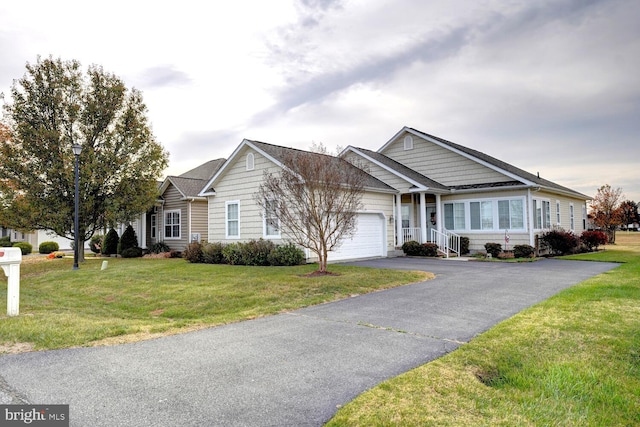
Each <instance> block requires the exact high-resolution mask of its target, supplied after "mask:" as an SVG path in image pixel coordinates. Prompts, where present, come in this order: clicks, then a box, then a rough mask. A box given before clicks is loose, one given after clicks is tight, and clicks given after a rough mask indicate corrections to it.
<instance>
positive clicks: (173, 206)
mask: <svg viewBox="0 0 640 427" xmlns="http://www.w3.org/2000/svg"><path fill="white" fill-rule="evenodd" d="M162 197H163V198H164V205H163V208H162V211H161V212H158V214H159V215H158V233H159V234H160V236H161V239H162V240H163V241H164V242H165V243H166V244H167V245H169V247H170V248H171V249H173V250H176V251H183V250H184V248H185V247H186V246H187V244H188V243H189V224H188V211H187V202H186V201H185V200H182V195H181V194H180V192H179V191H178V190H177V189H176V188H175V187H174V186H173V185H172V184H170V185H169V186H168V187H167V189H166V190H165V192H164V193H163V195H162ZM175 210H179V211H180V238H179V239H175V238H168V237H167V236H166V234H165V214H166V213H167V212H168V211H175Z"/></svg>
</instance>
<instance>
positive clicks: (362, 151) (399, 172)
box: [342, 146, 449, 193]
mask: <svg viewBox="0 0 640 427" xmlns="http://www.w3.org/2000/svg"><path fill="white" fill-rule="evenodd" d="M346 151H353V152H354V153H356V154H359V155H360V156H362V157H364V158H366V159H367V160H369V161H371V162H373V163H375V164H377V165H378V166H380V167H382V168H383V169H386V170H388V171H389V172H391V173H393V174H394V175H396V176H398V177H400V178H402V179H404V180H406V181H409V182H411V183H412V184H413V185H414V188H416V189H420V190H431V191H433V192H435V193H440V192H442V193H444V192H447V191H449V187H448V186H446V185H443V184H440V183H439V182H437V181H435V180H433V179H431V178H429V177H427V176H424V175H422V174H421V173H419V172H416V171H415V170H413V169H411V168H409V167H407V166H405V165H403V164H402V163H400V162H397V161H395V160H393V159H392V158H390V157H387V156H385V155H384V154H382V153H378V152H375V151H371V150H367V149H366V148H360V147H352V146H349V147H347V148H346V149H345V150H344V151H343V152H342V153H345V152H346Z"/></svg>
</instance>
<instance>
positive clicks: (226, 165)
mask: <svg viewBox="0 0 640 427" xmlns="http://www.w3.org/2000/svg"><path fill="white" fill-rule="evenodd" d="M248 142H249V141H248V140H247V139H243V140H242V142H241V143H240V144H239V145H238V146H237V147H236V149H235V150H233V153H231V156H229V158H228V159H227V160H226V161H225V162H224V164H223V165H222V166H221V167H220V169H218V171H217V172H216V173H215V175H213V176H212V177H211V179H210V180H209V181H207V185H205V186H204V187H202V191H201V192H200V193H198V196H202V197H206V196H214V195H215V192H211V191H205V190H206V189H208V188H211V187H212V186H213V183H214V182H216V180H217V179H218V177H219V176H220V175H222V174H223V173H224V171H225V170H226V169H227V167H229V165H230V164H231V163H233V160H234V159H235V157H236V156H237V155H238V153H239V152H240V150H242V147H244V146H245V145H246V144H247V143H248Z"/></svg>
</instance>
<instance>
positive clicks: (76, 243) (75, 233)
mask: <svg viewBox="0 0 640 427" xmlns="http://www.w3.org/2000/svg"><path fill="white" fill-rule="evenodd" d="M71 149H72V150H73V154H74V156H75V157H76V163H75V168H74V170H75V177H76V196H75V202H76V207H75V215H74V223H73V238H74V245H73V269H74V270H77V269H78V268H79V267H78V251H79V250H80V247H79V242H80V236H79V235H78V234H79V228H80V226H79V224H78V210H79V209H78V207H79V206H80V203H79V199H80V196H79V183H78V181H79V178H78V158H79V157H80V153H82V145H80V144H73V146H72V147H71Z"/></svg>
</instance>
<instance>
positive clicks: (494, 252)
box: [484, 243, 502, 258]
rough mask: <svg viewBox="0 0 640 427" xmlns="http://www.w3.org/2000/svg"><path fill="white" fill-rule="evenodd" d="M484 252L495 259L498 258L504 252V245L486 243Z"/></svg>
mask: <svg viewBox="0 0 640 427" xmlns="http://www.w3.org/2000/svg"><path fill="white" fill-rule="evenodd" d="M484 250H485V251H487V253H488V254H490V255H491V256H492V257H493V258H498V255H500V252H502V245H501V244H500V243H485V244H484Z"/></svg>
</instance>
